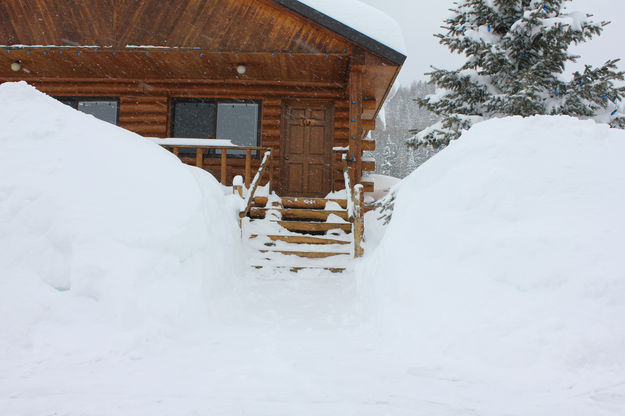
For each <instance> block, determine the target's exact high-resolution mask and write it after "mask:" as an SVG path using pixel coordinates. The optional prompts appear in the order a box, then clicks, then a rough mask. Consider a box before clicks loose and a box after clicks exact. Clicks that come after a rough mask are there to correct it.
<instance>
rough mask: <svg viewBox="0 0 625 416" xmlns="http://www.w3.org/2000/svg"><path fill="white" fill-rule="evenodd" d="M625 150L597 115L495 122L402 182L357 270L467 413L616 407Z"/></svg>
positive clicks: (622, 362)
mask: <svg viewBox="0 0 625 416" xmlns="http://www.w3.org/2000/svg"><path fill="white" fill-rule="evenodd" d="M624 157H625V132H624V131H622V130H615V129H609V128H608V127H607V126H605V125H599V124H596V123H594V122H593V121H580V120H577V119H573V118H569V117H547V116H542V117H533V118H528V119H522V118H518V117H514V118H505V119H496V120H491V121H487V122H484V123H480V124H478V125H476V126H474V127H473V128H472V129H471V130H470V131H469V132H467V133H465V134H464V135H463V137H461V139H460V140H459V141H457V142H453V143H452V144H451V145H450V146H449V147H448V148H447V149H445V150H444V151H442V152H441V153H440V154H439V155H437V156H435V157H434V158H433V159H431V160H430V161H428V162H427V163H426V164H424V165H423V166H422V167H420V168H419V169H417V170H416V171H415V172H414V173H413V174H412V175H410V176H409V177H408V178H407V179H406V180H405V181H404V182H402V183H401V184H400V185H399V188H398V193H397V199H396V204H395V212H394V215H393V219H392V221H391V223H390V224H389V226H388V229H387V232H386V234H385V236H384V238H383V239H382V241H381V243H380V246H379V247H378V249H377V250H376V251H375V252H374V253H373V254H372V255H371V256H370V258H368V259H367V260H366V261H365V262H364V265H363V267H362V268H361V272H362V273H363V275H364V277H363V279H365V282H366V284H368V285H369V286H370V287H371V288H372V291H371V297H372V298H373V299H374V301H375V302H376V304H377V305H378V307H379V309H380V318H379V319H380V324H381V325H382V326H384V327H385V328H389V327H391V328H393V329H394V331H393V333H394V334H395V336H397V337H399V339H403V340H404V341H406V342H407V345H410V346H411V347H410V348H412V349H411V350H410V352H411V354H414V355H415V356H417V357H419V360H420V361H422V362H423V363H424V365H425V366H427V367H428V368H430V369H431V370H432V371H436V372H437V373H438V374H439V376H440V377H447V376H449V377H452V378H453V379H458V380H463V381H462V383H463V384H464V385H465V386H466V385H468V384H467V383H469V384H470V383H477V384H475V385H478V384H479V385H480V386H481V388H480V389H479V391H480V393H479V394H477V395H475V396H473V397H471V398H470V399H468V398H467V399H466V403H464V404H465V405H467V406H475V407H473V408H474V409H478V410H480V411H477V412H476V414H484V415H486V414H493V415H494V414H519V415H521V414H531V415H543V414H545V415H547V414H550V415H553V414H580V415H581V414H585V415H591V414H592V415H599V414H622V412H623V410H624V409H623V406H625V401H624V400H623V397H625V391H624V390H625V377H624V376H623V375H624V374H625V330H624V329H623V328H624V325H625V256H624V255H623V250H624V248H625V216H624V213H625V185H624V184H625V164H624V162H623V161H624ZM400 334H401V335H400ZM415 345H416V347H415ZM619 409H620V413H619ZM467 414H468V413H467Z"/></svg>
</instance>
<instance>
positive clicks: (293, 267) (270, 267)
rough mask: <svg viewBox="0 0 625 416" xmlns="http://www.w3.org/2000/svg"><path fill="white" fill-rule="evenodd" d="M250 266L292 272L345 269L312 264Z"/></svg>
mask: <svg viewBox="0 0 625 416" xmlns="http://www.w3.org/2000/svg"><path fill="white" fill-rule="evenodd" d="M252 267H253V268H255V269H257V270H260V269H273V270H289V271H290V272H293V273H298V272H301V271H303V270H326V271H329V272H330V273H343V272H344V271H345V267H314V266H312V267H309V266H302V267H298V266H260V265H259V266H252Z"/></svg>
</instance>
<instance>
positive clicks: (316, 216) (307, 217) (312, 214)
mask: <svg viewBox="0 0 625 416" xmlns="http://www.w3.org/2000/svg"><path fill="white" fill-rule="evenodd" d="M269 210H277V211H280V213H281V214H282V219H283V220H304V221H327V219H328V217H329V216H330V215H331V214H334V215H336V216H338V217H340V218H342V219H344V220H345V221H347V211H325V210H317V209H294V208H282V209H276V208H251V209H250V214H249V215H250V218H265V215H266V213H267V211H269Z"/></svg>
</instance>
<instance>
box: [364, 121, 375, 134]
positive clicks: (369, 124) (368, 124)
mask: <svg viewBox="0 0 625 416" xmlns="http://www.w3.org/2000/svg"><path fill="white" fill-rule="evenodd" d="M362 129H363V130H369V131H371V130H375V120H362Z"/></svg>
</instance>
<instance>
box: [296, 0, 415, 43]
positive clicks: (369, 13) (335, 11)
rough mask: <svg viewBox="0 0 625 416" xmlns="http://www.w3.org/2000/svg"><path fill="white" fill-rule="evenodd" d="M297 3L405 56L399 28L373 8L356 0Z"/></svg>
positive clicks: (394, 22)
mask: <svg viewBox="0 0 625 416" xmlns="http://www.w3.org/2000/svg"><path fill="white" fill-rule="evenodd" d="M299 1H300V3H304V4H305V5H307V6H309V7H312V8H313V9H315V10H317V11H319V12H321V13H323V14H325V15H326V16H329V17H331V18H333V19H334V20H338V21H339V22H341V23H343V24H344V25H346V26H349V27H351V28H352V29H354V30H356V31H358V32H360V33H362V34H364V35H367V36H369V37H370V38H372V39H374V40H376V41H378V42H380V43H382V44H384V45H386V46H388V47H389V48H391V49H394V50H396V51H397V52H399V53H402V54H404V55H405V54H406V50H407V48H406V44H405V42H404V35H403V34H402V30H401V27H400V26H399V24H398V23H397V22H396V21H395V20H394V19H393V18H391V17H390V16H389V15H387V14H385V13H384V12H382V11H380V10H378V9H376V8H375V7H372V6H369V5H368V4H364V3H362V2H360V1H358V0H340V1H337V0H299Z"/></svg>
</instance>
